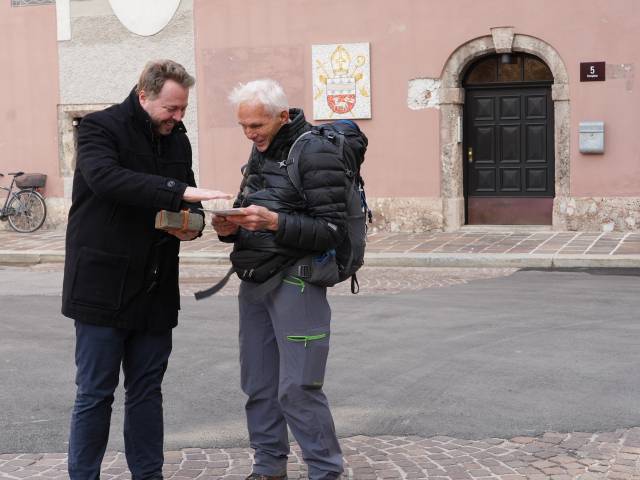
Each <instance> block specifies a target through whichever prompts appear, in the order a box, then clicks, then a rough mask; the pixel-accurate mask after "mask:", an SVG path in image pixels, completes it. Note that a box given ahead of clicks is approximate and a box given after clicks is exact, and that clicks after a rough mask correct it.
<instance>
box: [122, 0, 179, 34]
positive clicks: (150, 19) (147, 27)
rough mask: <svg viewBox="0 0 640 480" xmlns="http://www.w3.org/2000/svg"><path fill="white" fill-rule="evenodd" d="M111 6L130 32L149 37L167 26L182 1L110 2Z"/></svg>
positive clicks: (144, 0)
mask: <svg viewBox="0 0 640 480" xmlns="http://www.w3.org/2000/svg"><path fill="white" fill-rule="evenodd" d="M109 4H110V5H111V9H112V10H113V13H115V15H116V17H118V20H120V22H121V23H122V24H123V25H124V26H125V27H127V29H128V30H129V31H130V32H133V33H135V34H137V35H142V36H145V37H147V36H149V35H155V34H156V33H158V32H159V31H160V30H162V29H163V28H164V27H166V26H167V24H168V23H169V21H170V20H171V19H172V18H173V15H174V14H175V13H176V10H177V9H178V5H180V0H135V1H131V0H109Z"/></svg>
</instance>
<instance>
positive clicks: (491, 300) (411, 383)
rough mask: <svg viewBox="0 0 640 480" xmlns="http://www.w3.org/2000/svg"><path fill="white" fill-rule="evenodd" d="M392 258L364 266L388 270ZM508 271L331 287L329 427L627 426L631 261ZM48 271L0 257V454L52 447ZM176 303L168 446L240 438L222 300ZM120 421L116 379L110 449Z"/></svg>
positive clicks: (464, 433)
mask: <svg viewBox="0 0 640 480" xmlns="http://www.w3.org/2000/svg"><path fill="white" fill-rule="evenodd" d="M396 270H398V271H395V270H394V269H380V270H378V271H377V272H376V274H375V276H376V277H377V278H378V280H380V279H384V278H385V275H387V276H389V277H393V276H394V275H395V276H396V277H398V276H399V277H402V271H403V270H402V269H396ZM424 271H425V272H427V273H425V274H424V275H426V276H427V277H428V270H427V269H425V270H424ZM470 272H471V271H470ZM508 273H509V274H506V273H505V274H504V275H499V276H494V278H480V277H481V276H478V275H474V274H472V273H469V276H470V280H469V281H468V282H466V283H465V282H452V283H451V284H446V282H444V283H442V282H441V283H439V284H438V285H445V286H439V287H437V286H432V287H431V288H424V289H419V288H416V285H415V284H413V283H412V285H411V286H410V287H411V288H407V289H405V290H403V289H399V290H398V291H399V292H400V293H395V294H385V293H380V292H377V293H376V292H375V291H374V292H369V293H367V292H366V291H365V292H363V293H361V294H360V295H355V296H352V295H350V296H346V295H344V296H343V295H338V296H332V297H331V303H332V306H333V314H334V321H333V325H332V351H331V355H330V359H329V367H328V372H327V381H326V385H325V391H326V393H327V395H328V396H329V399H330V402H331V404H332V407H333V412H334V416H335V421H336V426H337V430H338V433H339V435H340V436H341V437H344V436H352V435H358V434H363V435H372V436H374V435H400V434H416V435H420V436H424V437H429V436H433V435H450V436H456V437H461V438H468V439H478V438H487V437H502V438H508V437H512V436H518V435H536V434H540V433H543V432H546V431H557V432H570V431H585V432H596V431H613V430H615V429H617V428H627V427H632V426H638V425H640V411H639V409H638V408H637V405H638V401H637V399H638V398H639V396H640V382H639V380H638V365H639V364H640V348H639V347H640V323H639V322H638V311H639V310H640V297H639V296H638V292H639V287H640V271H638V270H623V269H618V270H569V271H542V270H519V271H515V272H513V273H511V271H510V272H508ZM434 274H435V273H434ZM458 275H459V274H458ZM60 278H61V277H60V273H59V272H57V271H37V270H33V269H20V268H9V267H0V304H1V305H2V308H1V309H0V380H1V384H0V385H1V387H0V453H3V452H64V451H66V443H65V442H66V440H67V434H68V422H69V413H70V409H71V405H72V402H73V397H74V382H73V375H74V364H73V348H74V330H73V322H72V320H70V319H67V318H64V317H62V316H61V315H60V314H59V311H60V298H59V296H58V295H59V281H60ZM428 286H430V285H428V282H426V283H425V287H428ZM182 302H183V310H182V316H181V321H180V326H179V327H178V328H177V329H176V330H175V333H174V349H173V354H172V358H171V361H170V365H169V370H168V372H167V375H166V377H165V382H164V398H165V424H166V448H167V449H180V448H185V447H233V446H246V444H247V436H246V432H245V424H244V414H243V403H244V397H243V394H242V393H241V391H240V388H239V380H238V378H239V368H238V358H237V357H238V347H237V312H236V300H235V298H234V297H233V296H229V295H227V296H219V297H214V298H211V299H208V300H205V301H201V302H195V301H194V300H193V299H192V298H190V297H184V298H183V301H182ZM121 425H122V391H121V389H119V390H118V393H117V396H116V400H115V402H114V414H113V422H112V430H111V444H110V449H113V450H122V448H123V445H122V440H121V438H122V434H121V431H122V430H121Z"/></svg>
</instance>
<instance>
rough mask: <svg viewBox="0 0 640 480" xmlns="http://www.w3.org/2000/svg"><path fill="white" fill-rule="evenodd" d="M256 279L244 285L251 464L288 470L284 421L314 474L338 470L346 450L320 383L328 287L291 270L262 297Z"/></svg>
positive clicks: (243, 355)
mask: <svg viewBox="0 0 640 480" xmlns="http://www.w3.org/2000/svg"><path fill="white" fill-rule="evenodd" d="M256 285H257V284H252V283H249V282H242V285H241V286H240V294H239V297H238V298H239V305H240V369H241V381H242V390H243V391H244V393H246V394H247V395H248V397H249V398H248V400H247V403H246V406H245V410H246V414H247V426H248V430H249V438H250V442H251V448H253V449H254V450H255V457H254V465H253V471H254V472H256V473H259V474H263V475H282V474H284V473H285V472H286V470H287V455H288V454H289V438H288V433H287V425H288V426H289V428H290V429H291V432H292V433H293V436H294V437H295V439H296V440H297V442H298V444H299V445H300V448H301V450H302V457H303V459H304V461H305V462H306V463H307V465H308V467H309V479H310V480H321V479H322V480H325V479H335V478H338V477H339V475H340V473H341V472H342V470H343V468H342V452H341V450H340V445H339V444H338V439H337V437H336V433H335V427H334V425H333V418H332V417H331V412H330V411H329V404H328V402H327V397H326V396H325V394H324V393H323V391H322V382H323V380H324V371H325V367H326V363H327V355H328V353H329V324H330V321H331V309H330V308H329V304H328V302H327V292H326V288H323V287H317V286H315V285H309V284H304V283H303V282H302V281H300V280H298V279H295V278H292V277H286V278H285V280H284V282H283V283H282V284H281V285H280V286H278V287H277V288H276V289H275V290H273V291H271V292H270V293H269V294H267V295H265V296H264V297H263V298H262V299H261V300H259V301H255V302H252V301H249V299H247V298H246V295H247V293H248V292H250V291H251V290H252V289H254V288H256Z"/></svg>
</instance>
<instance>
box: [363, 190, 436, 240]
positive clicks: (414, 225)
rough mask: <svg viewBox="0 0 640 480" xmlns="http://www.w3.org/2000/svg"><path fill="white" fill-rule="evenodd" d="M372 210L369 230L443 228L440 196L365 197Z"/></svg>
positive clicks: (425, 230) (417, 230) (423, 230)
mask: <svg viewBox="0 0 640 480" xmlns="http://www.w3.org/2000/svg"><path fill="white" fill-rule="evenodd" d="M367 202H368V204H369V208H370V209H371V210H372V211H373V224H372V225H370V226H369V231H370V232H416V233H419V232H428V231H431V230H443V228H444V220H443V212H442V210H443V209H442V198H440V197H403V198H392V197H378V198H367Z"/></svg>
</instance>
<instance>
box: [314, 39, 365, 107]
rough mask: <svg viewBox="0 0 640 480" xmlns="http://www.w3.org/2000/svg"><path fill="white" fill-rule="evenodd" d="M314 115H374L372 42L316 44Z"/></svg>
mask: <svg viewBox="0 0 640 480" xmlns="http://www.w3.org/2000/svg"><path fill="white" fill-rule="evenodd" d="M311 57H312V61H313V69H312V71H313V118H314V120H336V119H338V118H371V84H370V70H369V44H368V43H344V44H334V45H313V46H312V49H311Z"/></svg>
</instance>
